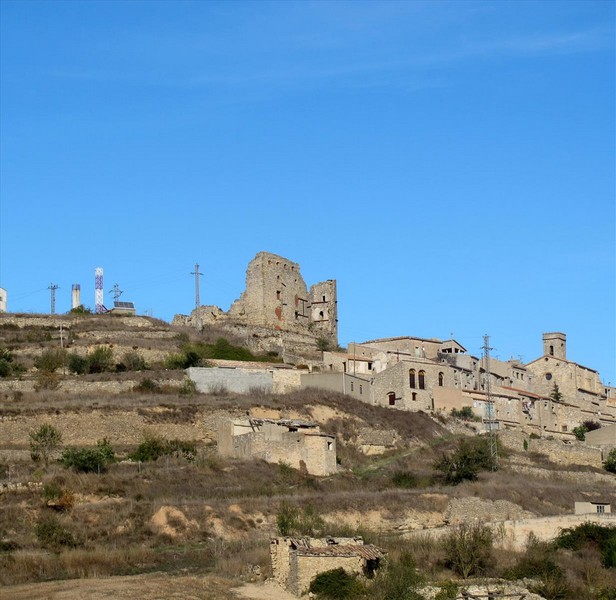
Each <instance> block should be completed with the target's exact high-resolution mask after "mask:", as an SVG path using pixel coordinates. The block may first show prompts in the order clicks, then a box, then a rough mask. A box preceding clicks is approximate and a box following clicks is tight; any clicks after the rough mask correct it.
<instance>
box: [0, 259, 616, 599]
mask: <svg viewBox="0 0 616 600" xmlns="http://www.w3.org/2000/svg"><path fill="white" fill-rule="evenodd" d="M0 293H2V296H3V297H4V298H6V294H5V293H4V292H0ZM116 304H118V303H116ZM537 335H538V336H539V335H542V340H543V353H542V355H541V356H539V357H537V358H535V359H534V360H532V361H530V362H527V363H523V362H521V361H517V360H511V361H501V360H496V359H494V358H491V357H490V355H489V352H486V353H485V354H484V355H483V356H474V355H472V354H471V353H469V352H468V350H467V349H466V348H464V347H463V346H462V345H461V344H460V343H459V342H458V341H456V340H454V339H449V340H439V339H432V338H431V339H426V338H419V337H412V336H399V337H388V338H382V339H375V340H368V341H365V342H362V343H352V344H349V345H348V347H347V348H346V349H343V348H340V347H339V343H338V300H337V287H336V281H335V280H334V279H328V280H326V281H322V282H317V283H314V284H312V285H307V284H306V282H305V281H304V279H303V278H302V275H301V272H300V265H299V264H297V263H295V262H293V261H290V260H288V259H287V258H284V257H282V256H278V255H275V254H271V253H267V252H260V253H258V254H257V255H256V256H255V257H254V259H253V260H252V261H251V262H250V264H249V265H248V268H247V272H246V287H245V290H244V292H243V293H242V294H241V296H240V297H239V298H238V299H237V300H236V301H235V302H234V303H233V304H232V305H231V307H230V308H229V310H228V311H224V310H222V309H221V308H220V307H217V306H210V305H208V306H198V307H197V308H196V309H195V310H194V311H193V312H192V313H191V314H190V315H176V316H175V317H174V319H173V322H172V323H171V324H169V323H166V322H164V321H159V320H157V319H153V318H151V317H145V316H141V315H137V314H135V312H134V307H126V306H114V309H112V310H110V311H108V312H105V313H101V314H98V313H97V314H91V313H90V312H89V311H87V310H83V307H81V306H77V308H74V309H73V310H72V311H71V312H70V313H67V314H63V315H56V314H48V315H43V314H41V315H33V314H18V313H10V312H6V311H4V312H1V311H0V586H6V589H7V590H8V595H7V597H11V598H16V599H20V598H23V599H26V598H27V599H28V600H30V599H31V598H47V597H55V596H54V595H53V594H54V593H55V592H56V591H57V590H58V589H59V588H57V587H56V584H58V585H59V584H60V582H61V584H62V590H68V591H67V592H66V593H67V594H68V595H65V596H62V597H67V598H68V597H79V598H81V597H92V598H102V597H129V596H130V597H137V598H148V599H151V600H166V599H167V598H170V597H194V598H201V599H204V600H205V599H210V598H211V599H216V600H237V599H241V598H252V599H261V600H269V599H280V600H283V599H284V600H290V599H292V598H296V597H311V598H315V599H317V600H325V599H328V598H332V597H335V598H338V597H339V596H331V595H328V594H327V593H325V592H323V593H320V592H318V589H319V588H318V585H317V584H318V583H319V581H321V580H320V578H321V577H322V576H323V577H324V578H325V580H327V578H328V577H334V578H336V577H337V578H338V579H336V580H335V581H334V583H333V584H332V585H334V586H337V585H339V584H340V585H343V584H344V585H350V586H351V588H349V589H354V590H355V591H354V592H353V594H352V595H347V596H343V597H344V598H347V599H348V600H398V599H400V600H408V599H412V600H419V599H421V600H463V599H466V598H475V599H479V598H481V599H482V600H488V599H494V600H496V599H497V598H498V599H505V598H507V599H508V600H522V599H525V600H541V599H547V600H557V599H560V600H578V599H580V598H585V599H586V598H587V599H588V600H607V599H609V598H614V597H615V596H614V595H613V594H614V593H616V558H615V557H614V556H613V555H612V554H610V553H609V548H612V547H613V546H610V544H616V533H615V532H616V530H614V528H613V527H614V523H615V522H616V521H615V520H614V515H613V513H612V512H611V510H612V506H613V504H614V492H615V490H616V480H615V478H614V475H613V473H614V472H616V450H614V449H615V448H616V389H615V388H613V387H610V386H606V385H604V384H603V383H602V381H601V379H600V376H599V373H597V372H596V371H595V370H593V369H592V368H589V367H586V366H582V365H580V364H577V363H575V362H572V361H570V360H568V358H567V338H566V332H544V333H541V332H538V334H537ZM487 345H488V344H487V343H486V349H487ZM486 442H488V444H486ZM612 457H613V458H614V459H613V460H612ZM608 467H609V468H608ZM573 530H575V531H576V532H577V534H576V535H579V536H581V537H582V538H584V536H587V538H588V539H586V538H584V539H582V541H580V539H581V538H580V539H577V538H576V539H577V542H576V543H578V544H579V548H578V549H572V548H571V547H570V545H564V546H562V547H560V546H558V545H557V544H558V543H560V542H559V541H558V540H560V539H561V538H562V537H563V535H564V534H563V532H567V531H573ZM467 536H471V537H472V536H479V538H475V541H474V542H473V543H474V544H475V545H474V546H472V547H466V546H465V547H463V549H462V551H461V552H460V553H458V555H457V557H456V556H454V555H453V554H452V551H453V549H455V548H457V545H456V544H457V543H458V542H462V541H466V542H468V538H467ZM599 536H603V537H601V538H600V537H599ZM555 540H556V541H555ZM584 540H585V541H584ZM597 540H599V541H597ZM562 543H563V544H570V543H571V542H570V540H569V539H568V538H566V539H565V541H564V542H562ZM606 548H607V550H606ZM476 551H477V552H478V554H476V553H475V552H476ZM469 557H471V558H472V560H471V561H470V562H468V560H467V559H468V558H469ZM610 561H612V562H610ZM170 574H172V575H173V577H169V575H170ZM88 578H89V579H88ZM69 580H70V581H69ZM341 582H342V583H341ZM345 582H346V583H345ZM330 583H331V582H330ZM353 586H355V587H353ZM95 589H96V590H98V592H94V591H93V590H95ZM315 590H317V591H315ZM554 590H556V592H557V593H555V592H554ZM589 590H590V591H589ZM3 591H4V588H3ZM96 593H99V595H98V596H97V595H96ZM349 593H350V592H349ZM90 594H94V595H90ZM306 594H312V595H311V596H306ZM610 594H612V595H610ZM58 597H60V596H58Z"/></svg>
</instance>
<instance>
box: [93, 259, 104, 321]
mask: <svg viewBox="0 0 616 600" xmlns="http://www.w3.org/2000/svg"><path fill="white" fill-rule="evenodd" d="M94 305H95V312H96V314H97V315H100V314H102V313H103V312H105V307H104V306H103V269H102V267H96V270H95V271H94Z"/></svg>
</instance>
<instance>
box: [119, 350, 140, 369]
mask: <svg viewBox="0 0 616 600" xmlns="http://www.w3.org/2000/svg"><path fill="white" fill-rule="evenodd" d="M146 369H147V365H146V363H145V359H144V358H143V356H141V354H139V353H138V352H135V351H130V352H126V353H124V356H123V357H122V361H121V362H119V363H118V364H117V365H116V371H118V372H122V371H145V370H146Z"/></svg>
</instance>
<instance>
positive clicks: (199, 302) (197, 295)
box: [191, 263, 203, 308]
mask: <svg viewBox="0 0 616 600" xmlns="http://www.w3.org/2000/svg"><path fill="white" fill-rule="evenodd" d="M191 275H194V276H195V308H199V307H200V306H201V300H200V298H199V277H200V276H201V275H203V273H199V263H195V270H194V271H193V272H192V273H191Z"/></svg>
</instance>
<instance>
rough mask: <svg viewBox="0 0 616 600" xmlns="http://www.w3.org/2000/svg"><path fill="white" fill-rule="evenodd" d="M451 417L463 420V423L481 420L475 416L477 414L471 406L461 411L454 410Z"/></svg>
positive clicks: (464, 407)
mask: <svg viewBox="0 0 616 600" xmlns="http://www.w3.org/2000/svg"><path fill="white" fill-rule="evenodd" d="M451 416H452V417H456V418H458V419H462V420H463V421H477V420H479V418H478V417H476V416H475V413H474V412H473V409H472V408H471V407H470V406H463V407H462V408H461V409H460V410H457V409H455V408H452V409H451Z"/></svg>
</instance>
